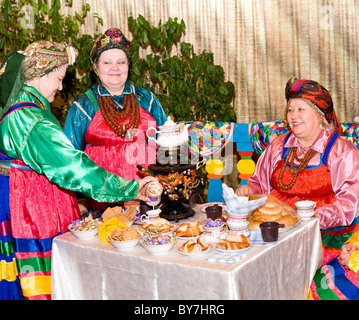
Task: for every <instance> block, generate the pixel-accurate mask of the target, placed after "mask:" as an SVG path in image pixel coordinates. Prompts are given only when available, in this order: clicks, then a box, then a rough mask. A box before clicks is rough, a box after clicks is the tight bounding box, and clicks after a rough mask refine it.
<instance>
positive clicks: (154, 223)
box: [139, 218, 174, 233]
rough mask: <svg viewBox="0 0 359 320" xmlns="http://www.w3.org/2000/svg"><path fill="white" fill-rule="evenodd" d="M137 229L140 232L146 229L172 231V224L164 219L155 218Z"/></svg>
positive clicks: (162, 231) (158, 231)
mask: <svg viewBox="0 0 359 320" xmlns="http://www.w3.org/2000/svg"><path fill="white" fill-rule="evenodd" d="M139 229H140V231H142V232H146V230H148V231H150V232H157V233H160V232H161V233H164V232H169V231H172V230H173V229H174V225H173V224H171V223H169V222H168V220H166V219H163V218H156V219H153V220H151V221H150V222H149V223H145V224H143V225H142V226H141V227H140V228H139Z"/></svg>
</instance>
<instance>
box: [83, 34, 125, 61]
mask: <svg viewBox="0 0 359 320" xmlns="http://www.w3.org/2000/svg"><path fill="white" fill-rule="evenodd" d="M109 49H121V50H123V51H124V52H125V54H126V56H127V60H128V61H129V62H130V61H131V55H132V44H131V42H130V41H128V40H127V39H126V37H125V36H124V35H123V33H122V32H121V30H120V29H116V28H111V29H108V30H107V31H105V33H104V34H103V35H102V36H99V37H98V38H97V40H96V42H95V44H94V46H93V48H92V50H91V53H90V58H91V61H92V63H96V62H97V61H98V59H99V58H100V55H101V53H102V52H104V51H106V50H109Z"/></svg>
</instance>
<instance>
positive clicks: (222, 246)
mask: <svg viewBox="0 0 359 320" xmlns="http://www.w3.org/2000/svg"><path fill="white" fill-rule="evenodd" d="M250 248H252V244H251V243H250V242H249V241H248V239H247V237H246V236H244V235H243V234H227V235H226V237H225V238H223V239H220V240H219V242H218V243H217V244H216V250H218V251H220V252H225V253H239V252H242V251H247V250H249V249H250Z"/></svg>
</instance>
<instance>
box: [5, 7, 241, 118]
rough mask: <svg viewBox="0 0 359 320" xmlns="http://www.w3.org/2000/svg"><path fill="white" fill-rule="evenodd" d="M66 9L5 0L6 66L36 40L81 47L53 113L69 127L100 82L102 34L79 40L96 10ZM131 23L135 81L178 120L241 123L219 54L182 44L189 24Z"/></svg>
mask: <svg viewBox="0 0 359 320" xmlns="http://www.w3.org/2000/svg"><path fill="white" fill-rule="evenodd" d="M0 1H1V0H0ZM72 2H73V1H72V0H65V5H66V6H68V7H72ZM60 9H61V3H60V0H16V1H15V0H2V1H1V5H0V21H2V23H1V24H0V62H1V60H2V59H3V58H4V57H5V56H6V55H7V54H8V53H10V52H11V51H13V50H22V49H25V48H26V47H27V46H28V45H29V44H30V43H32V42H33V41H39V40H48V41H55V42H67V43H70V44H71V45H73V46H74V47H75V48H76V49H78V51H79V56H78V58H77V59H76V63H75V65H74V66H70V67H69V68H68V75H67V76H66V78H65V79H64V83H63V86H64V88H63V90H62V92H61V97H62V99H57V100H60V101H61V100H62V101H61V102H60V104H61V105H60V106H59V105H58V103H56V101H57V100H56V101H55V103H53V104H52V106H53V109H52V111H53V113H54V114H55V116H56V117H57V118H58V119H59V121H60V122H61V123H62V124H63V123H64V120H65V118H66V115H67V112H68V108H69V107H70V105H71V103H72V101H73V99H74V98H75V97H76V96H78V95H79V94H81V93H83V92H85V91H86V90H87V89H88V88H90V87H91V86H92V85H94V84H95V83H96V78H95V76H94V72H92V64H91V62H90V59H89V56H90V51H91V48H92V46H93V44H94V42H95V39H96V38H97V36H98V34H94V35H88V34H83V35H81V36H79V28H80V26H81V25H84V23H85V20H84V19H85V18H86V17H87V16H88V14H89V12H90V10H91V8H90V5H89V4H84V5H83V6H82V10H81V12H79V13H78V12H74V14H73V15H70V14H68V15H63V14H60V11H61V10H60ZM26 11H27V12H30V15H26V14H25V13H26ZM92 16H93V17H94V18H95V19H97V27H98V25H99V24H101V25H102V24H103V20H102V18H100V17H99V16H98V14H96V13H94V14H93V15H92ZM128 24H129V28H130V31H131V32H132V36H133V40H132V41H131V42H132V45H133V48H134V51H133V56H132V65H131V72H130V78H129V81H130V82H131V83H133V84H135V85H138V86H141V87H145V88H147V89H148V90H150V91H152V92H154V93H155V94H156V95H157V97H158V99H159V100H160V101H161V104H162V106H163V108H164V109H165V111H166V113H167V114H170V115H172V116H173V118H174V120H175V121H180V120H187V121H188V120H199V121H200V120H205V121H233V122H235V121H236V114H235V112H234V109H233V102H234V97H235V93H234V85H233V83H232V82H230V81H225V79H224V71H223V68H222V67H221V66H218V65H215V64H214V62H213V61H214V59H213V53H210V52H205V51H203V52H202V53H201V54H199V55H197V54H196V53H195V52H194V49H193V45H191V44H189V43H185V42H180V39H181V37H182V35H183V33H184V32H185V30H186V25H185V23H184V21H183V20H181V22H178V18H174V19H172V18H170V19H169V20H168V21H167V22H166V23H165V24H162V22H161V21H160V22H159V24H158V27H153V26H151V25H150V23H149V22H148V21H147V20H146V19H145V18H144V17H143V16H141V15H140V16H138V18H137V19H134V18H132V17H131V16H130V17H129V18H128ZM97 30H98V28H97ZM97 30H96V32H97ZM128 38H130V37H128ZM148 47H150V48H151V50H152V52H153V53H151V54H148V55H147V56H145V57H144V58H141V55H140V52H143V51H144V50H145V49H146V48H148ZM173 48H178V53H177V54H171V53H172V50H173ZM64 101H65V102H64Z"/></svg>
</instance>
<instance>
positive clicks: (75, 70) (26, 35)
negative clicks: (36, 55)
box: [0, 0, 103, 123]
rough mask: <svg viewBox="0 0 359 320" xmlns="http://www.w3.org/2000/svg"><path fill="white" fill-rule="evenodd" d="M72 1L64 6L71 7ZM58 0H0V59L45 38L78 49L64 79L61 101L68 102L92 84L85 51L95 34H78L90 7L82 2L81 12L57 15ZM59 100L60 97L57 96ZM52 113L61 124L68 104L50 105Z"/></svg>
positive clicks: (89, 64)
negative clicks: (74, 61) (73, 63)
mask: <svg viewBox="0 0 359 320" xmlns="http://www.w3.org/2000/svg"><path fill="white" fill-rule="evenodd" d="M72 2H73V1H72V0H65V5H66V6H68V7H72ZM60 9H61V2H60V0H51V1H50V0H16V1H14V0H3V1H1V5H0V21H1V22H2V23H1V24H0V61H2V59H3V58H4V57H6V55H7V54H9V53H10V52H11V51H13V50H24V49H25V48H26V47H27V46H28V45H29V44H31V43H32V42H34V41H39V40H47V41H54V42H67V43H69V44H71V45H72V46H74V47H75V48H76V49H78V51H79V56H78V58H77V59H76V64H75V65H74V66H70V67H69V68H68V71H69V72H68V75H67V76H66V78H65V81H64V85H63V87H64V88H63V91H62V92H61V96H62V100H65V101H72V100H73V99H74V98H75V97H76V96H78V95H79V94H80V93H83V92H85V91H86V90H87V89H88V88H89V87H90V86H92V85H93V84H94V83H95V81H96V80H95V78H94V77H93V75H92V74H91V72H90V70H92V65H91V63H90V61H89V54H90V50H91V48H92V45H93V43H94V38H95V37H97V35H87V34H84V35H82V36H81V37H80V36H79V28H80V26H81V25H83V24H84V23H85V20H84V19H85V18H86V17H87V15H88V14H89V12H90V10H91V8H90V5H89V4H84V5H83V6H82V8H81V12H80V13H78V12H75V13H74V15H70V14H68V15H66V16H65V15H63V14H60ZM93 17H94V18H95V19H97V28H98V25H99V24H103V21H102V18H100V17H99V16H98V14H96V13H94V14H93ZM60 100H61V99H60ZM52 106H53V108H52V112H53V113H54V114H55V116H56V117H57V118H58V119H59V121H60V122H61V123H63V122H64V120H65V118H66V115H67V112H68V108H69V105H68V104H65V106H63V105H56V103H55V104H53V105H52Z"/></svg>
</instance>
